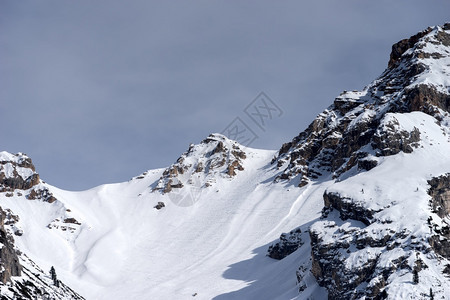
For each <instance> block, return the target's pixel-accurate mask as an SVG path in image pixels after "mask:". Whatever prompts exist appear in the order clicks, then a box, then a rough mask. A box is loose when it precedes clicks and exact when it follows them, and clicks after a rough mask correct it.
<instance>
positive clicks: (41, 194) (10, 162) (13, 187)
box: [0, 151, 56, 203]
mask: <svg viewBox="0 0 450 300" xmlns="http://www.w3.org/2000/svg"><path fill="white" fill-rule="evenodd" d="M0 193H5V196H6V197H12V196H14V195H17V196H22V195H23V194H25V195H26V197H27V198H28V199H29V200H35V199H41V200H44V201H46V202H50V203H52V202H54V201H56V198H55V197H53V195H52V194H51V192H50V191H49V190H48V188H46V187H45V185H44V184H43V183H42V181H41V180H40V178H39V174H38V173H37V172H36V168H35V167H34V165H33V162H32V161H31V158H29V157H28V156H27V155H26V154H24V153H17V154H11V153H8V152H5V151H2V152H0Z"/></svg>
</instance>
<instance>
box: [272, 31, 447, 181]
mask: <svg viewBox="0 0 450 300" xmlns="http://www.w3.org/2000/svg"><path fill="white" fill-rule="evenodd" d="M388 65H389V67H388V68H387V69H386V70H385V71H384V72H383V74H382V75H381V76H380V77H379V78H378V79H376V80H375V81H374V82H372V83H371V84H370V85H368V86H367V87H366V88H364V90H362V91H344V92H343V93H341V95H339V96H338V97H337V98H336V99H335V100H334V103H333V104H332V105H331V106H330V107H328V108H327V109H326V110H325V111H324V112H322V113H321V114H319V115H318V116H317V117H316V119H315V120H314V121H313V122H312V123H311V124H310V125H309V127H308V128H307V129H306V130H305V131H303V132H301V133H300V134H299V135H298V136H296V137H295V138H294V139H293V140H292V141H291V142H289V143H286V144H284V145H282V147H281V148H280V150H279V151H278V156H277V157H276V158H275V159H274V160H273V161H272V163H273V164H275V163H276V167H277V168H278V169H279V170H280V173H279V175H278V177H277V178H276V180H294V179H295V180H296V182H297V184H298V185H299V186H304V185H306V184H308V182H309V181H310V180H314V179H316V178H318V177H320V176H322V175H325V174H330V173H331V174H333V177H335V178H336V177H339V176H340V175H341V174H343V173H345V172H347V171H349V170H350V169H352V168H357V169H361V170H368V169H371V168H373V167H375V166H376V165H377V161H378V157H381V156H387V155H393V154H397V153H399V152H401V151H403V152H405V153H410V152H412V151H413V150H414V148H416V147H418V146H420V140H421V132H420V131H419V129H418V128H415V127H411V126H408V125H407V124H406V123H402V122H400V121H401V120H399V118H398V116H397V114H401V113H407V112H413V111H420V112H423V113H426V114H428V115H431V116H433V117H434V118H436V121H437V122H441V121H443V120H444V119H446V120H448V118H449V111H450V75H449V74H450V24H445V25H444V26H442V27H438V26H437V27H435V28H428V29H426V30H424V31H422V32H420V33H418V34H416V35H414V36H412V37H411V38H409V39H405V40H402V41H400V42H399V43H397V44H395V45H394V46H393V48H392V53H391V58H390V60H389V64H388Z"/></svg>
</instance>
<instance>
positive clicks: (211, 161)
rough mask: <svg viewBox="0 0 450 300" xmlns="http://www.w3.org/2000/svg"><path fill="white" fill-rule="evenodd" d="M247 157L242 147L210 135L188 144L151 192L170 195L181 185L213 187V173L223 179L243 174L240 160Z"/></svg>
mask: <svg viewBox="0 0 450 300" xmlns="http://www.w3.org/2000/svg"><path fill="white" fill-rule="evenodd" d="M246 157H247V155H246V153H245V151H244V150H243V146H241V145H239V144H238V143H237V142H234V141H231V140H229V139H228V138H226V137H225V136H223V135H220V134H211V135H210V136H209V137H208V138H206V139H205V140H203V141H202V142H201V143H200V144H198V145H191V146H190V147H189V149H188V150H187V151H186V152H185V153H183V154H182V155H181V157H180V158H178V160H177V162H176V163H174V164H173V165H171V166H170V167H169V168H167V169H166V170H165V171H164V173H163V175H162V176H161V178H160V179H159V181H158V183H157V185H156V186H155V187H154V188H153V191H161V192H162V193H170V192H171V191H172V190H173V189H181V188H183V187H184V186H194V187H196V188H205V187H209V186H211V185H213V184H214V183H215V180H216V178H217V176H216V175H217V174H219V176H220V177H223V178H233V177H234V176H236V175H237V174H238V172H239V171H243V170H244V167H243V161H244V160H245V159H246Z"/></svg>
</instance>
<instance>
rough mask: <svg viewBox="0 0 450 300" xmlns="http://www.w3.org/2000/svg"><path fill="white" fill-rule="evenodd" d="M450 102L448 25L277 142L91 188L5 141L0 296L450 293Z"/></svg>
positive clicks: (207, 149) (424, 35)
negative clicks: (64, 185)
mask: <svg viewBox="0 0 450 300" xmlns="http://www.w3.org/2000/svg"><path fill="white" fill-rule="evenodd" d="M449 112H450V24H445V25H443V26H442V27H439V26H436V27H434V28H428V29H426V30H424V31H422V32H420V33H418V34H416V35H414V36H412V37H410V38H409V39H405V40H402V41H400V42H398V43H397V44H395V45H393V47H392V53H391V56H390V59H389V62H388V68H387V69H386V70H385V71H384V72H383V74H381V76H380V77H379V78H377V79H376V80H374V81H373V82H372V83H371V84H369V85H368V86H367V87H365V88H364V89H363V90H362V91H346V92H343V93H342V94H341V95H339V96H338V97H337V98H336V99H335V100H334V102H333V104H332V105H331V106H330V107H328V108H327V109H326V110H325V111H324V112H323V113H321V114H319V115H318V116H317V117H316V118H315V119H314V120H313V122H312V123H311V125H310V126H309V127H308V128H307V129H306V130H305V131H303V132H301V133H300V134H299V135H298V136H296V137H294V138H293V139H292V141H291V142H288V143H285V144H283V145H282V146H281V147H280V149H279V150H278V151H272V150H259V149H252V148H249V147H245V146H243V145H240V144H239V143H237V142H235V141H232V140H230V139H228V138H226V137H225V136H223V135H220V134H212V135H210V136H208V137H207V138H206V139H204V140H203V141H201V142H200V143H199V144H196V145H194V144H192V145H190V146H189V147H188V150H187V151H186V152H185V153H183V154H182V155H181V156H180V157H179V158H178V159H177V160H176V162H175V163H174V164H172V165H171V166H169V167H167V168H165V169H157V170H149V171H147V172H144V173H143V174H141V175H139V176H136V177H134V178H132V179H130V180H129V181H128V182H123V183H117V184H107V185H102V186H99V187H96V188H93V189H90V190H87V191H81V192H70V191H65V190H61V189H58V188H57V187H54V186H52V185H50V184H47V183H45V182H44V181H42V180H41V179H40V177H39V174H38V173H37V172H36V170H35V168H34V166H33V164H32V161H31V159H30V158H29V157H27V156H26V155H25V154H22V153H19V154H10V153H7V152H1V153H0V207H1V208H2V210H1V211H0V216H1V218H0V220H2V222H0V223H1V226H0V237H2V239H1V240H0V242H1V243H2V245H3V247H2V248H1V249H0V250H1V251H0V264H1V266H2V268H1V270H2V273H1V274H0V275H1V276H0V279H1V283H0V289H1V294H2V295H4V296H5V297H6V298H10V299H13V298H14V297H16V298H20V297H22V298H29V299H32V298H33V297H41V298H44V296H41V295H43V294H45V293H48V294H49V296H46V297H47V298H48V297H53V298H55V299H78V298H81V297H85V298H86V299H191V298H194V299H216V300H220V299H324V298H327V297H328V298H329V299H431V298H435V299H450V252H449V251H450V250H449V249H450V225H449V224H450V217H449V215H450V155H449V153H450V113H449ZM13 236H14V238H13ZM38 266H39V267H38ZM52 267H54V270H56V274H57V279H56V280H55V278H54V276H52V274H50V273H48V272H43V271H42V269H45V270H50V269H51V268H52ZM52 270H53V269H52ZM53 275H54V274H53ZM52 277H53V278H52ZM66 284H67V285H66ZM68 286H70V287H71V288H69V287H68ZM72 289H73V290H72ZM74 291H76V292H74ZM80 295H81V296H80Z"/></svg>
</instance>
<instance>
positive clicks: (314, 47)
mask: <svg viewBox="0 0 450 300" xmlns="http://www.w3.org/2000/svg"><path fill="white" fill-rule="evenodd" d="M449 11H450V2H449V1H361V0H358V1H356V0H355V1H310V2H309V3H307V2H306V1H159V2H156V1H112V0H108V1H98V0H97V1H59V0H58V1H56V0H55V1H4V0H2V1H0V126H1V128H2V130H1V136H0V137H1V147H0V150H6V151H9V152H19V151H21V152H25V153H27V154H28V155H29V156H30V157H31V158H32V159H33V161H34V163H35V165H36V167H37V170H38V172H39V173H40V174H41V178H43V179H44V180H46V181H47V182H49V183H50V184H53V185H56V186H58V187H61V188H65V189H73V190H80V189H86V188H90V187H93V186H95V185H98V184H102V183H111V182H119V181H126V180H128V179H129V178H131V177H133V176H135V175H138V174H139V173H141V172H143V171H145V170H147V169H152V168H158V167H165V166H168V165H169V164H171V163H172V162H174V161H175V160H176V159H177V158H178V156H179V155H180V154H181V153H182V152H183V151H185V150H186V149H187V147H188V145H189V143H198V142H200V141H201V140H202V139H203V138H204V137H206V136H207V135H208V134H209V133H211V132H221V131H222V130H223V129H224V128H225V127H226V126H227V125H228V123H229V122H231V121H232V120H233V119H234V118H235V117H236V116H240V117H242V118H243V119H244V118H245V114H244V113H243V111H242V110H243V109H244V107H245V106H246V105H247V104H248V103H249V102H251V101H252V100H253V99H254V98H255V97H256V96H257V94H258V93H259V92H260V91H264V92H266V93H267V94H268V95H269V96H270V97H271V98H272V99H273V100H274V101H275V102H276V103H277V104H278V105H279V106H280V107H281V108H282V109H283V111H284V114H283V115H282V117H280V118H276V119H274V120H272V121H271V122H270V124H268V125H267V127H266V131H265V132H263V131H261V130H260V129H258V128H257V127H254V128H253V129H254V130H255V132H256V133H257V134H258V135H259V139H257V140H256V141H255V142H254V143H253V144H252V146H253V147H257V148H266V149H278V148H279V147H280V145H281V144H282V143H284V142H286V141H289V140H291V139H292V137H294V136H295V135H297V134H298V133H299V132H300V131H302V130H303V129H304V128H305V127H306V126H307V125H308V124H309V122H311V120H312V119H313V118H314V116H315V115H316V114H317V113H319V112H320V111H322V110H323V109H324V108H326V107H327V106H328V105H329V104H331V103H332V101H333V99H334V97H335V96H337V95H338V94H339V93H340V92H341V91H342V90H353V89H361V88H363V87H364V86H365V85H366V84H368V83H369V82H370V81H371V80H373V79H375V77H377V76H378V75H380V74H381V72H382V71H383V70H384V69H385V67H386V66H387V61H388V59H389V53H390V49H391V45H392V44H393V43H394V42H397V41H398V40H400V39H402V38H406V37H409V36H410V35H412V34H415V33H416V32H418V31H420V30H422V29H424V28H426V27H427V26H430V25H439V24H443V23H445V22H446V21H449V19H448V12H449ZM250 124H251V123H249V125H250Z"/></svg>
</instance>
